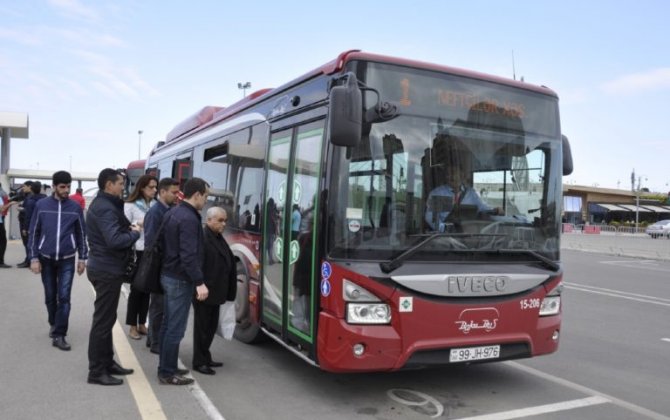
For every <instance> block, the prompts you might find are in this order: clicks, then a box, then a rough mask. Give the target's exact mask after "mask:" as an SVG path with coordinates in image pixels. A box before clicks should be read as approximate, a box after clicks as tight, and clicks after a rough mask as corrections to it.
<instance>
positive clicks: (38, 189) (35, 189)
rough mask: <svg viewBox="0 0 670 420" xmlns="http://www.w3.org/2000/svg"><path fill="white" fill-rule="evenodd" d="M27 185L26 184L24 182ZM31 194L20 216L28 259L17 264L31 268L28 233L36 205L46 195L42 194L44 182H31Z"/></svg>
mask: <svg viewBox="0 0 670 420" xmlns="http://www.w3.org/2000/svg"><path fill="white" fill-rule="evenodd" d="M24 185H25V184H24ZM28 190H29V191H30V193H29V195H27V196H26V198H25V200H23V205H22V207H23V217H21V218H19V227H20V228H21V239H22V240H23V245H24V246H25V247H26V259H25V260H24V261H23V262H22V263H20V264H17V265H16V266H17V267H18V268H30V245H29V243H28V236H29V235H28V233H29V231H30V222H31V219H32V217H33V213H35V205H36V204H37V202H38V201H39V200H41V199H43V198H44V197H46V195H44V194H42V183H41V182H39V181H35V182H31V183H30V187H29V188H28Z"/></svg>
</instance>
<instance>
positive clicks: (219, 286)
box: [193, 207, 237, 375]
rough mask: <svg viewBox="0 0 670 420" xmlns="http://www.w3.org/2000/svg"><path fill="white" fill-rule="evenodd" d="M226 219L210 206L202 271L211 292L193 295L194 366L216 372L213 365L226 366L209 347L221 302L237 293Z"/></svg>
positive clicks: (235, 269)
mask: <svg viewBox="0 0 670 420" xmlns="http://www.w3.org/2000/svg"><path fill="white" fill-rule="evenodd" d="M227 222H228V214H227V213H226V211H225V210H224V209H222V208H221V207H210V208H209V209H208V210H207V222H206V223H207V226H205V227H204V228H203V235H204V238H205V259H204V261H203V264H202V271H203V274H204V276H205V277H204V278H205V285H207V289H208V290H209V296H208V297H207V299H205V300H202V301H200V300H197V299H195V298H194V299H193V369H195V370H197V371H198V372H200V373H202V374H205V375H214V374H215V373H216V371H215V370H214V369H212V368H213V367H219V366H223V363H221V362H215V361H213V360H212V354H211V353H210V351H209V347H210V346H211V345H212V341H213V340H214V334H215V333H216V329H217V327H218V326H219V309H220V307H221V305H222V304H223V303H225V302H226V301H233V300H235V294H236V293H237V268H236V267H235V257H234V256H233V253H232V251H231V250H230V247H229V246H228V243H226V240H225V239H223V235H222V233H223V230H224V229H225V228H226V223H227Z"/></svg>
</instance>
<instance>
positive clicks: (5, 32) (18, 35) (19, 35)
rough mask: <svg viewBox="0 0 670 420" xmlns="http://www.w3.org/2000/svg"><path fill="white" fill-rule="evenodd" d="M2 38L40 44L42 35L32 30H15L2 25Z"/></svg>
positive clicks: (20, 42)
mask: <svg viewBox="0 0 670 420" xmlns="http://www.w3.org/2000/svg"><path fill="white" fill-rule="evenodd" d="M0 39H6V40H8V41H12V42H16V43H18V44H23V45H40V44H42V37H41V36H39V35H36V34H34V33H33V32H32V31H25V30H14V29H6V28H2V27H0Z"/></svg>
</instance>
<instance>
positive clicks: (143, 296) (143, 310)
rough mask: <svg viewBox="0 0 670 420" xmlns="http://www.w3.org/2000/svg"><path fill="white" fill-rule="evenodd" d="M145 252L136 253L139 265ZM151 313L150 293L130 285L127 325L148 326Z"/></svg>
mask: <svg viewBox="0 0 670 420" xmlns="http://www.w3.org/2000/svg"><path fill="white" fill-rule="evenodd" d="M143 253H144V251H135V259H136V261H137V264H138V265H139V263H140V260H141V259H142V254H143ZM148 312H149V293H144V292H142V291H140V290H137V289H136V288H134V287H133V285H132V284H131V285H130V295H129V296H128V309H127V311H126V325H140V324H142V325H143V324H146V322H147V313H148Z"/></svg>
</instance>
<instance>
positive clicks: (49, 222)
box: [28, 171, 88, 350]
mask: <svg viewBox="0 0 670 420" xmlns="http://www.w3.org/2000/svg"><path fill="white" fill-rule="evenodd" d="M71 183H72V177H71V176H70V174H69V173H68V172H65V171H58V172H56V173H54V174H53V185H54V193H53V195H52V196H51V197H48V198H45V199H42V200H39V201H37V202H36V203H35V208H34V210H33V212H32V217H31V219H30V229H29V231H28V250H29V254H30V255H29V258H30V270H31V271H32V272H33V273H35V274H39V273H41V274H42V284H43V285H44V297H45V302H46V305H47V313H48V315H49V325H50V326H51V329H50V330H49V337H51V338H52V344H53V346H54V347H58V348H59V349H61V350H70V344H68V342H67V341H66V340H65V336H66V335H67V327H68V320H69V318H70V292H71V291H72V278H73V277H74V260H75V255H76V254H77V252H79V262H78V263H77V274H79V275H82V273H83V272H84V270H85V269H86V258H87V257H88V248H87V246H86V233H85V231H86V224H85V222H84V214H83V213H82V211H81V207H79V205H78V204H77V203H75V202H74V201H72V200H70V199H69V198H68V196H69V195H70V184H71Z"/></svg>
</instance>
